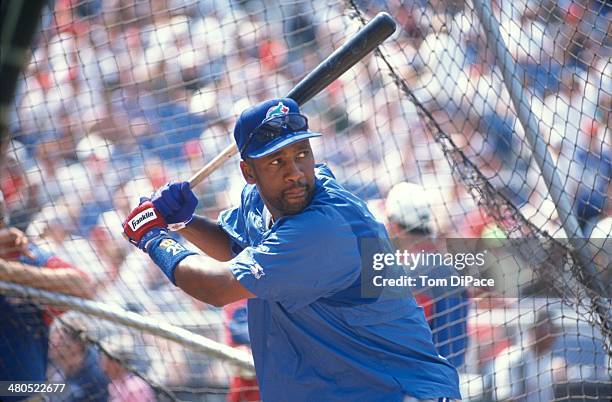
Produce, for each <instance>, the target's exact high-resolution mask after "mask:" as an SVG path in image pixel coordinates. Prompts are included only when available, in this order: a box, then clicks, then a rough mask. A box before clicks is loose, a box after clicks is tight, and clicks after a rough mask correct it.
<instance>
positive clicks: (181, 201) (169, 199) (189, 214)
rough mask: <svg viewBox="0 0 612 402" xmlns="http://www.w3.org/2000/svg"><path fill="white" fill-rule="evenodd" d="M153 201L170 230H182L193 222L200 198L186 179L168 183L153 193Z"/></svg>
mask: <svg viewBox="0 0 612 402" xmlns="http://www.w3.org/2000/svg"><path fill="white" fill-rule="evenodd" d="M151 202H152V203H153V205H154V206H155V209H157V210H158V211H159V212H160V213H161V215H162V217H163V218H164V220H165V221H166V223H167V224H168V229H170V230H180V229H182V228H184V227H185V226H186V225H187V224H188V223H189V222H191V220H192V219H193V214H194V212H195V209H196V206H197V205H198V199H197V198H196V196H195V195H194V194H193V192H192V191H191V187H190V186H189V183H188V182H186V181H184V182H180V183H172V182H171V183H166V184H165V185H164V186H162V187H161V188H159V189H158V190H157V191H156V192H155V193H154V194H153V196H152V197H151Z"/></svg>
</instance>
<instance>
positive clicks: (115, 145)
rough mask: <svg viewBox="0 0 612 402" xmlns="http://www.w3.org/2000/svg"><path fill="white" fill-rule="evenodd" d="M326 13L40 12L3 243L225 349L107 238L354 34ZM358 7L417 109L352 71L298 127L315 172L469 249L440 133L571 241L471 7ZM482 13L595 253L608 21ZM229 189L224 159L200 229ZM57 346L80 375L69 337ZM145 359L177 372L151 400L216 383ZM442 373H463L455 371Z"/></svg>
mask: <svg viewBox="0 0 612 402" xmlns="http://www.w3.org/2000/svg"><path fill="white" fill-rule="evenodd" d="M272 3H274V4H272ZM327 3H329V2H317V1H314V2H311V1H308V2H307V1H295V2H284V3H283V4H282V5H278V4H276V2H274V1H272V0H240V1H239V0H235V1H233V0H208V1H190V0H151V1H146V2H142V1H134V0H109V1H102V0H56V1H54V2H50V5H49V7H48V8H47V10H46V11H45V15H44V18H43V25H42V29H41V33H40V35H38V37H37V39H36V43H35V44H34V46H33V52H32V59H31V62H30V63H29V65H28V67H27V71H26V72H25V74H24V75H23V78H22V80H21V82H20V84H19V88H18V93H17V96H16V101H15V107H14V110H13V113H12V117H11V120H10V123H11V132H12V135H13V140H12V142H11V145H10V147H9V150H8V153H7V154H6V156H5V164H4V165H5V166H4V167H3V168H2V169H3V170H2V171H3V174H2V176H1V182H0V187H1V190H2V193H3V194H4V197H5V199H6V206H7V208H8V215H9V216H10V221H11V225H12V226H14V227H16V228H18V229H20V230H22V231H23V232H25V233H26V234H27V235H28V236H29V238H30V239H31V240H30V241H32V242H34V243H36V244H37V245H39V246H40V247H43V248H45V249H47V250H48V251H49V252H52V253H54V254H56V255H58V256H59V257H61V258H62V259H63V260H65V261H67V262H68V263H70V264H72V265H73V266H75V267H79V268H80V269H82V270H84V271H86V273H87V275H88V276H89V278H90V280H91V282H92V286H93V288H94V289H95V290H96V293H95V296H94V299H96V300H99V301H103V302H107V303H115V304H119V305H121V307H123V308H125V309H128V310H130V311H135V312H146V313H147V314H148V315H151V316H154V317H159V318H161V319H164V320H171V321H172V322H173V323H174V324H178V325H185V326H190V325H191V326H193V327H197V325H194V324H193V323H194V322H197V323H202V325H201V326H200V327H198V328H197V330H198V331H204V332H206V331H208V333H206V335H210V336H211V337H212V338H215V339H217V340H222V333H220V331H216V332H215V331H214V330H211V329H210V326H211V325H210V324H208V323H209V322H214V323H215V324H217V325H221V324H220V323H221V322H222V319H221V312H220V311H217V310H215V309H212V310H211V309H210V308H209V307H207V306H204V305H202V304H200V303H198V302H197V301H195V300H193V299H191V298H190V297H188V296H186V295H184V294H182V293H181V292H180V291H177V290H176V289H175V288H174V287H173V286H172V285H171V284H170V283H168V282H167V281H166V280H165V278H164V277H163V275H161V273H160V272H159V270H158V269H157V268H155V267H154V266H152V265H151V264H152V263H151V262H150V261H149V259H148V258H146V256H145V255H144V254H143V253H142V252H140V251H139V250H137V249H135V248H133V247H131V246H130V245H129V243H128V242H127V241H125V240H124V239H123V237H122V235H121V222H122V219H123V218H124V217H125V216H126V215H127V213H128V212H129V211H130V209H131V208H132V207H133V206H134V205H135V203H137V202H138V200H139V197H140V196H142V195H147V194H150V193H152V192H153V191H154V189H155V188H158V187H159V186H161V185H162V184H163V183H165V182H167V181H169V180H186V179H188V178H189V177H190V176H191V174H193V173H194V172H195V171H197V170H198V169H199V168H200V167H202V166H203V165H204V164H205V163H206V162H208V161H210V160H211V159H212V158H213V157H214V156H215V155H217V154H218V153H219V152H220V151H221V150H222V149H224V148H225V147H226V146H227V145H229V144H231V143H232V141H233V137H232V130H233V123H234V121H235V118H236V117H237V115H238V114H239V113H240V112H241V111H242V110H243V109H244V108H246V107H248V106H249V105H252V104H255V103H257V102H260V101H262V100H265V99H268V98H272V97H277V96H280V95H284V94H285V93H287V92H288V90H289V89H290V88H291V87H292V86H293V85H294V84H295V83H297V81H298V80H299V79H300V78H301V77H303V76H304V75H305V74H306V73H307V72H309V71H310V70H311V69H312V68H313V67H314V66H316V65H317V64H318V62H319V61H320V60H322V59H323V58H324V57H325V56H327V55H328V54H329V53H330V52H331V51H332V50H333V49H334V48H335V47H337V46H339V45H340V44H341V43H343V41H344V40H345V39H346V37H347V36H348V33H350V32H355V30H356V29H357V28H358V26H359V24H358V23H357V22H356V21H355V20H351V19H348V18H347V17H346V15H347V13H348V11H347V10H345V7H347V5H346V4H345V2H338V4H337V5H335V6H328V4H327ZM356 3H357V4H358V5H359V6H360V7H361V8H362V9H364V10H367V14H368V16H371V15H374V13H375V12H377V11H379V10H381V11H382V10H385V11H388V12H389V13H390V14H391V15H392V16H393V17H394V18H395V19H396V20H397V22H398V23H399V25H400V26H401V30H400V31H399V32H398V33H397V34H395V35H394V36H393V40H392V41H389V42H388V43H387V44H385V46H384V49H383V54H385V55H386V56H387V58H388V60H390V62H391V63H392V65H394V67H395V69H396V72H397V73H398V74H399V76H400V77H401V78H402V79H403V80H404V81H405V82H406V83H407V84H408V87H409V88H410V90H411V93H413V94H414V98H413V97H409V96H407V95H406V94H404V93H402V91H401V90H400V89H399V88H398V86H397V85H396V83H395V82H394V81H393V78H392V77H390V76H389V71H388V69H387V67H386V66H385V65H383V63H381V62H380V60H379V59H377V58H375V57H371V58H367V59H366V60H364V62H363V63H361V64H359V65H358V66H356V67H355V68H354V69H353V70H352V71H351V72H349V73H347V74H346V75H345V76H344V77H343V78H342V79H340V80H338V81H336V82H335V83H334V84H332V85H331V86H330V87H329V88H327V89H326V90H325V91H324V92H323V93H322V94H321V95H319V96H318V97H317V98H315V99H313V100H312V101H311V102H309V103H308V104H307V105H305V107H304V111H305V113H306V114H307V115H308V116H309V123H310V128H311V129H312V130H320V131H321V132H322V133H323V134H324V135H323V137H322V138H321V139H317V140H314V141H313V147H314V148H315V155H316V157H317V159H318V160H319V161H321V162H325V163H327V164H329V165H330V166H331V167H332V170H333V171H334V172H335V174H336V176H337V177H338V178H339V179H340V180H341V181H342V182H343V183H344V184H345V185H346V186H347V187H348V188H350V189H351V190H352V191H354V192H355V193H356V194H358V195H359V196H361V197H362V198H364V199H365V200H366V201H369V202H370V205H372V208H373V209H376V208H377V206H378V207H380V209H379V210H378V211H376V213H379V214H380V216H381V219H382V217H384V216H385V214H386V212H385V209H384V202H383V203H381V202H380V201H378V203H377V201H376V200H384V199H385V198H386V197H387V194H388V193H389V190H390V189H391V188H392V186H393V185H395V184H397V183H399V182H401V181H409V182H413V183H416V184H418V185H420V186H422V187H424V188H425V189H426V192H427V197H426V199H427V201H428V204H429V205H428V207H429V208H430V209H431V224H432V225H433V226H434V228H433V229H434V231H435V233H436V235H437V236H439V237H449V238H452V237H481V236H483V233H486V232H489V233H490V232H491V231H492V230H494V228H495V225H496V224H495V222H493V221H492V220H491V219H489V218H487V217H486V216H483V215H482V213H481V211H480V210H479V208H478V206H477V200H475V199H473V198H472V195H471V194H470V193H469V192H468V190H467V189H466V188H465V187H464V186H463V185H462V184H461V183H460V181H459V180H458V176H457V175H455V176H453V167H451V165H450V164H449V162H448V160H447V155H445V154H444V152H443V149H442V147H441V146H440V144H439V143H438V142H436V141H435V139H436V138H437V137H438V136H439V135H440V133H445V134H446V135H448V136H449V137H450V139H452V141H453V142H454V144H456V146H457V147H458V148H459V149H461V150H462V151H463V152H464V154H465V155H466V157H467V158H468V159H469V161H470V162H471V163H472V164H473V165H474V166H475V167H476V168H477V169H478V170H479V171H481V172H482V173H483V174H484V175H485V176H486V177H487V178H488V179H489V181H490V182H491V183H492V184H493V185H494V186H495V188H497V190H498V191H499V192H500V193H502V194H504V195H505V196H506V197H507V198H508V199H510V200H511V201H512V202H513V203H514V205H516V206H517V207H521V210H522V211H523V213H525V214H526V215H525V217H526V218H527V219H529V220H531V221H532V222H534V223H535V224H536V225H538V226H540V227H545V228H546V230H548V231H549V232H550V233H551V234H555V235H556V236H558V237H565V236H566V235H570V236H571V235H575V234H564V233H563V230H562V229H561V223H560V222H561V219H559V217H558V216H556V215H555V211H554V208H553V209H552V210H551V208H550V207H549V205H550V203H551V199H550V196H549V195H548V192H547V191H546V187H545V183H544V182H543V181H542V178H541V174H540V170H539V168H538V167H537V165H536V163H535V161H534V160H533V158H532V155H531V152H530V147H529V145H528V143H527V141H526V134H525V130H524V128H523V127H522V125H521V124H520V122H519V121H518V119H517V117H516V113H515V112H514V107H513V106H512V102H511V99H510V95H509V93H508V91H507V90H506V89H505V87H504V82H503V78H502V74H501V69H500V67H499V66H498V65H496V64H495V62H494V56H493V54H494V52H493V50H492V49H493V48H492V47H487V42H486V40H485V38H486V37H487V36H486V35H485V34H484V33H483V30H482V27H481V25H480V24H479V22H478V18H477V15H476V13H475V12H474V10H473V4H472V2H470V1H467V2H465V1H452V2H451V1H439V0H432V1H422V0H410V1H396V0H389V1H383V0H360V1H356ZM492 3H493V8H494V10H493V12H494V15H495V16H496V18H497V19H498V21H499V22H500V29H501V37H502V39H503V43H504V45H505V46H506V47H507V48H508V50H509V51H510V53H511V55H512V57H513V59H514V62H515V63H516V65H517V69H520V70H516V71H520V72H521V74H520V75H518V73H517V76H519V77H520V79H521V81H522V82H521V84H522V85H523V89H524V94H525V96H524V98H523V99H522V100H521V101H522V102H530V109H531V111H532V113H533V116H534V117H535V118H536V119H537V121H538V124H539V130H540V132H539V134H540V135H541V136H542V138H543V139H544V140H545V142H546V144H547V149H548V151H549V152H550V154H551V155H552V161H551V160H549V161H548V162H547V163H552V164H554V166H555V171H556V172H557V173H558V174H559V177H560V179H561V182H562V183H563V188H564V191H565V193H566V194H567V195H568V196H569V198H570V201H571V202H572V206H573V210H574V212H575V213H576V215H577V216H578V218H579V221H580V224H581V227H582V229H583V231H584V234H585V236H589V235H590V233H591V231H593V230H594V229H593V228H595V233H597V236H600V237H609V236H610V233H611V232H610V219H609V217H610V215H611V210H610V208H611V206H610V205H611V203H610V202H609V198H610V196H611V195H612V190H611V188H612V186H610V177H611V175H612V164H611V162H612V135H611V133H610V127H612V111H611V109H612V63H611V60H612V58H611V57H612V53H611V51H610V49H612V46H610V45H611V44H610V37H611V36H610V33H611V27H612V24H611V21H610V20H611V18H612V12H611V11H610V9H611V7H610V3H609V2H606V1H603V0H563V1H542V2H539V1H538V2H536V1H531V0H518V1H516V0H515V1H508V0H494V1H492ZM489 46H494V45H489ZM417 103H418V104H419V105H417ZM420 105H422V107H424V110H425V111H427V113H428V114H429V115H431V116H432V117H433V118H434V119H435V121H436V122H437V123H436V125H434V124H432V122H431V121H430V120H429V119H428V118H427V117H426V116H425V114H424V113H423V109H420V107H421V106H420ZM450 159H452V158H450ZM455 170H456V169H455ZM455 173H457V172H456V171H455ZM243 184H244V181H243V180H242V177H241V176H240V171H239V169H238V166H237V162H236V160H232V161H229V162H228V163H226V164H225V165H224V166H223V167H221V168H220V169H219V170H217V171H216V172H215V173H213V174H212V175H211V176H210V178H208V179H207V180H206V181H205V182H204V183H203V184H202V185H201V186H199V187H198V188H197V189H196V191H195V192H196V194H197V195H198V196H199V211H198V212H199V213H203V214H206V215H208V216H210V217H216V216H217V214H218V213H219V211H221V210H223V209H225V208H228V207H230V206H232V205H233V204H234V203H235V202H236V201H237V199H238V197H239V194H240V191H241V188H242V186H243ZM606 218H607V219H606ZM466 303H467V302H466ZM204 316H205V317H207V318H206V319H203V318H201V317H204ZM197 317H200V318H199V319H198V318H197ZM207 320H208V321H207ZM207 327H208V329H206V328H207ZM474 331H475V330H474ZM213 332H214V333H213ZM474 333H475V332H474ZM60 335H61V336H60ZM461 336H466V335H465V333H464V334H463V335H461ZM474 336H475V337H476V335H474ZM58 337H60V338H61V339H67V340H68V341H69V342H68V341H66V342H64V344H65V345H68V346H70V347H72V346H73V345H72V343H74V344H75V345H76V346H74V348H73V349H75V350H76V349H78V350H79V351H81V352H83V353H84V355H83V358H84V359H90V360H91V359H93V357H92V356H90V355H88V354H87V353H93V352H90V351H88V350H86V349H84V348H83V345H81V344H79V343H78V342H79V340H78V339H76V338H74V336H73V335H72V334H70V333H67V332H61V331H60V333H59V335H58ZM491 338H493V337H491ZM480 341H482V339H480ZM488 341H489V343H493V341H494V340H493V339H489V340H488ZM155 342H156V343H157V342H158V340H157V339H156V340H155ZM472 342H473V343H474V342H475V343H478V342H479V339H474V340H473V341H472ZM464 346H465V345H464ZM158 347H159V346H158ZM161 348H162V349H163V350H164V351H165V353H166V356H164V357H166V358H168V360H170V361H174V362H175V365H174V366H173V367H157V366H162V364H161V363H160V364H158V365H157V366H155V364H153V363H151V362H148V364H149V365H150V367H148V368H147V370H148V371H146V373H145V374H146V375H145V377H147V376H148V378H149V379H153V380H154V381H155V382H157V383H160V384H164V385H166V386H182V385H187V386H193V387H206V386H210V385H211V384H220V383H223V382H224V381H225V382H226V383H227V381H228V378H227V376H224V374H223V373H222V371H223V370H222V369H221V368H220V367H216V366H214V364H213V363H210V362H207V361H203V360H202V359H201V358H198V357H196V356H194V355H190V352H188V351H185V350H183V349H182V348H180V347H178V346H177V345H174V344H170V343H168V344H163V345H162V346H161ZM496 352H497V353H499V350H497V351H496ZM455 353H456V351H455ZM464 353H465V352H464ZM479 353H480V352H479ZM486 353H488V352H486V351H485V349H484V348H483V350H482V353H480V355H479V356H478V359H480V360H481V363H479V364H478V365H477V366H478V367H477V370H485V368H487V367H488V370H491V369H492V367H493V366H494V364H493V363H492V362H493V359H494V357H495V354H494V353H492V354H491V355H489V356H485V355H486ZM50 357H51V358H53V354H51V355H50ZM157 358H160V357H159V356H157ZM126 359H127V358H126ZM483 359H484V360H486V359H488V362H489V364H486V363H487V361H484V360H483ZM457 361H458V365H461V366H462V365H463V363H464V358H463V356H461V357H459V358H457ZM113 362H114V360H113V359H112V358H106V360H104V361H103V364H102V366H103V368H104V371H106V373H107V375H108V377H107V378H108V379H111V380H116V381H119V383H121V384H124V385H123V388H121V387H120V386H118V388H114V389H113V388H109V392H110V393H111V396H113V395H114V398H115V399H116V400H121V398H120V397H119V396H117V395H120V394H121V393H122V392H129V389H128V388H129V386H128V385H125V383H126V382H127V383H132V384H134V385H133V386H134V387H141V384H140V383H139V380H138V379H135V378H132V377H131V376H130V374H129V373H126V372H123V371H121V370H120V368H118V367H116V366H114V365H113ZM58 363H61V359H60V361H58ZM143 364H144V363H143ZM100 370H102V369H100ZM101 373H102V371H100V373H97V372H96V373H95V374H92V375H93V376H94V377H96V378H100V377H101V376H102V374H101ZM147 373H148V374H147ZM202 373H205V375H204V376H203V375H202ZM203 377H205V378H204V379H203ZM117 379H119V380H117ZM92 381H93V380H92ZM96 381H97V380H96ZM498 381H499V379H498ZM143 389H144V388H143ZM142 392H145V394H146V395H147V398H152V396H151V395H150V394H149V390H146V389H145V390H144V391H142ZM113 393H114V394H113ZM105 397H108V396H105Z"/></svg>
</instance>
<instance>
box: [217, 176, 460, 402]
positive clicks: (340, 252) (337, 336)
mask: <svg viewBox="0 0 612 402" xmlns="http://www.w3.org/2000/svg"><path fill="white" fill-rule="evenodd" d="M263 211H264V204H263V201H262V199H261V197H260V196H259V193H258V192H257V189H256V187H254V186H250V185H249V186H246V187H245V189H244V191H243V193H242V201H241V205H240V206H239V207H238V208H235V209H231V210H228V211H225V212H223V213H222V214H221V215H220V217H219V225H220V226H221V227H222V228H223V229H224V230H225V231H226V232H227V233H228V235H229V236H230V238H231V239H232V243H233V244H232V247H233V250H234V252H235V253H236V254H237V255H236V257H235V258H234V259H233V260H232V262H231V269H232V272H233V274H234V275H235V277H236V278H237V279H238V280H239V281H240V283H241V284H242V285H243V286H244V287H245V288H247V289H248V290H249V291H250V292H251V293H253V294H255V295H256V296H257V298H254V299H250V300H249V303H248V325H249V335H250V338H251V347H252V350H253V357H254V360H255V370H256V374H257V379H258V381H259V384H260V388H261V393H262V397H263V400H266V401H279V400H287V399H290V400H292V401H313V400H321V401H346V400H363V401H385V402H389V401H402V399H403V397H404V396H405V395H410V396H413V397H416V398H418V399H428V398H438V397H450V398H461V395H460V393H459V385H458V383H459V380H458V376H457V372H456V370H455V369H454V368H453V366H452V365H451V364H450V363H449V362H448V361H447V360H446V359H444V358H443V357H442V356H440V355H438V353H437V351H436V349H435V347H434V345H433V343H432V335H431V331H430V329H429V326H428V325H427V322H426V321H425V317H424V315H423V311H422V309H421V308H420V307H418V306H417V305H416V303H415V301H414V299H413V298H412V296H411V295H407V296H405V297H401V298H398V297H393V298H384V297H378V298H377V297H370V296H368V298H365V297H363V296H362V292H361V276H362V275H361V264H362V263H361V261H362V260H361V258H362V256H361V255H360V254H361V251H362V248H361V246H360V244H361V243H360V240H361V239H362V238H370V239H371V238H374V237H377V238H379V239H382V240H383V241H384V242H386V243H388V235H387V233H386V231H385V229H384V226H383V225H382V224H380V223H379V222H377V221H376V220H375V219H374V218H373V216H372V215H371V214H370V212H369V211H368V210H367V208H366V206H365V204H364V203H363V202H362V201H361V200H360V199H358V198H357V197H355V196H354V195H352V194H351V193H349V192H348V191H346V190H345V189H343V188H342V187H341V186H340V185H339V184H338V183H337V182H336V180H335V178H334V177H333V175H332V174H331V172H330V171H329V170H328V169H327V167H325V166H317V169H316V189H315V195H314V198H313V200H312V201H311V203H310V205H309V206H308V207H307V208H305V209H304V210H303V211H302V212H301V213H299V214H296V215H291V216H285V217H282V218H280V219H278V220H276V221H275V222H274V224H273V225H272V226H271V227H269V228H268V227H267V225H266V223H265V220H264V217H263V216H264V212H263ZM389 247H390V245H389Z"/></svg>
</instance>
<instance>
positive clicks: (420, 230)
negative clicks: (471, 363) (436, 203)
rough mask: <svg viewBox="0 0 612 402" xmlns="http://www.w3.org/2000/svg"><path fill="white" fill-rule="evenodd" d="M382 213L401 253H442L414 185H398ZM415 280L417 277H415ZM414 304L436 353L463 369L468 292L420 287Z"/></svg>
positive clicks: (434, 274)
mask: <svg viewBox="0 0 612 402" xmlns="http://www.w3.org/2000/svg"><path fill="white" fill-rule="evenodd" d="M385 209H386V213H387V219H388V224H387V227H388V232H389V235H390V236H391V238H392V239H394V240H395V241H396V247H397V249H398V250H400V251H401V252H403V251H404V250H406V251H408V252H410V253H435V252H442V251H443V249H442V248H441V247H443V243H441V242H439V241H436V233H435V227H434V222H433V219H434V218H433V214H432V212H431V209H430V193H429V192H428V191H427V190H425V189H424V188H423V187H421V186H418V185H416V184H413V183H408V182H401V183H398V184H396V185H395V186H393V188H391V190H390V191H389V194H388V195H387V200H386V202H385ZM413 272H416V273H417V275H428V276H429V277H431V278H448V277H450V276H451V275H453V274H454V273H456V272H457V271H456V270H455V268H454V267H451V266H428V265H425V264H423V265H421V266H418V267H416V268H415V270H414V271H413ZM415 276H416V275H415ZM414 293H415V299H416V300H417V303H418V304H419V305H420V306H421V307H423V309H424V310H425V317H426V318H427V320H428V322H429V325H430V327H431V331H432V334H433V341H434V344H435V345H436V347H437V348H438V352H439V353H440V354H441V355H442V356H444V357H446V358H447V359H448V360H449V361H450V362H451V363H452V364H453V365H454V366H455V367H457V368H459V367H461V366H462V365H463V363H464V359H465V351H466V346H467V339H468V336H467V313H468V304H469V300H468V298H467V290H466V289H464V288H461V287H447V286H437V287H423V286H419V287H418V289H417V290H416V291H415V292H414Z"/></svg>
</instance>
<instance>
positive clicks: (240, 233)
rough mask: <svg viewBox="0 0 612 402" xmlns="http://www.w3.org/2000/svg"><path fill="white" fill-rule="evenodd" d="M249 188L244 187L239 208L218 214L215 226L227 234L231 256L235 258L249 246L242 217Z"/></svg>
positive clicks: (246, 203) (244, 221)
mask: <svg viewBox="0 0 612 402" xmlns="http://www.w3.org/2000/svg"><path fill="white" fill-rule="evenodd" d="M250 190H251V189H250V186H245V188H244V189H243V190H242V195H241V199H242V200H241V203H240V206H239V207H236V208H231V209H228V210H225V211H223V212H221V213H220V214H219V218H218V219H217V224H218V225H219V227H220V228H221V229H223V230H224V231H225V233H227V235H228V236H229V238H230V241H231V243H232V244H231V249H232V254H233V255H234V257H235V256H237V255H238V254H239V253H240V252H241V251H242V250H243V249H245V248H246V247H247V246H248V245H249V239H248V230H247V223H246V220H245V217H244V207H243V205H249V204H248V202H247V201H246V200H247V199H248V194H249V191H250Z"/></svg>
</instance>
